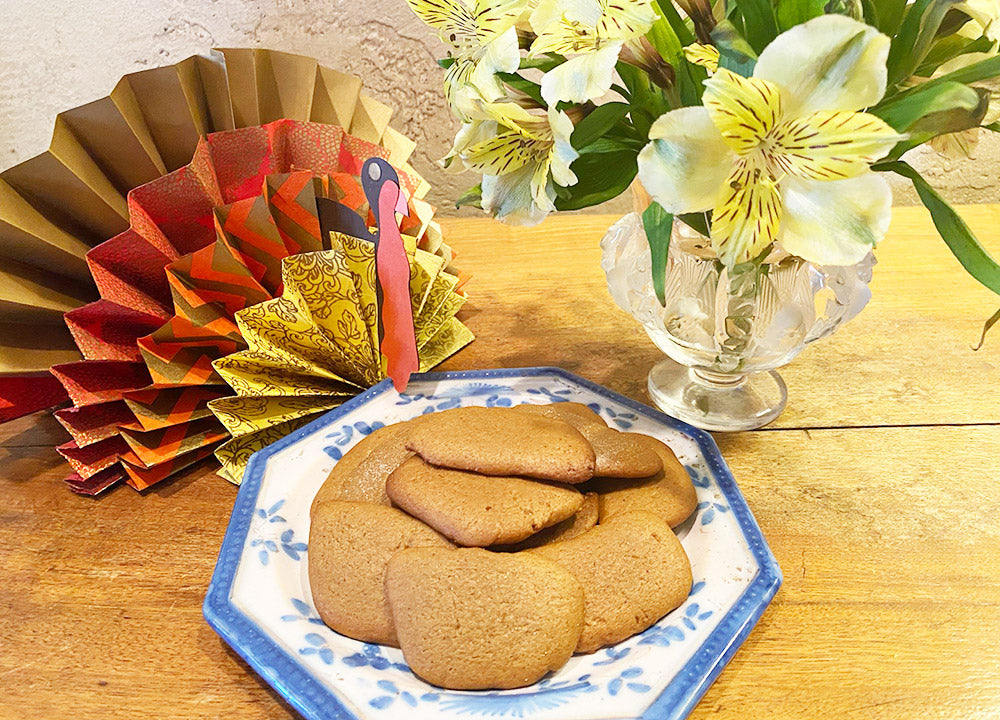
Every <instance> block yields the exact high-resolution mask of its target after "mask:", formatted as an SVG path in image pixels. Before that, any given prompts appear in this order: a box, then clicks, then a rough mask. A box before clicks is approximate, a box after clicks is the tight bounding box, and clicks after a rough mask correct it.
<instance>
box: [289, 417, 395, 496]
mask: <svg viewBox="0 0 1000 720" xmlns="http://www.w3.org/2000/svg"><path fill="white" fill-rule="evenodd" d="M389 427H393V426H392V425H390V426H389ZM389 427H383V428H379V429H378V430H376V431H375V432H373V433H371V434H370V435H366V436H365V437H363V438H362V439H361V440H360V442H358V444H357V445H355V446H354V447H352V448H351V449H350V450H348V451H347V452H346V453H344V455H343V457H341V458H340V460H338V461H337V464H336V465H334V466H333V470H331V471H330V474H329V475H327V477H326V480H325V481H324V482H323V484H322V485H321V486H320V488H319V491H318V492H317V493H316V497H314V498H313V502H312V507H311V508H310V510H309V512H310V514H312V513H313V512H315V511H316V506H317V505H319V504H320V503H322V502H326V501H327V500H340V499H342V498H341V497H340V493H341V491H342V490H343V487H344V482H345V480H346V478H348V477H350V475H351V474H352V473H353V472H354V471H355V470H356V469H357V467H358V465H360V464H361V463H362V462H364V460H365V458H367V457H368V455H369V453H371V451H372V450H373V449H374V448H375V447H376V446H378V445H379V444H381V442H382V441H383V440H384V439H385V436H386V435H387V434H388V433H389V432H390V431H389Z"/></svg>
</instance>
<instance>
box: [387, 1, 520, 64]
mask: <svg viewBox="0 0 1000 720" xmlns="http://www.w3.org/2000/svg"><path fill="white" fill-rule="evenodd" d="M406 4H407V5H409V6H410V9H411V10H412V11H413V12H414V14H415V15H416V16H417V17H419V18H420V19H421V20H423V21H424V22H425V23H426V24H428V25H430V26H431V27H434V28H437V29H438V30H439V31H440V33H441V39H442V40H443V41H444V42H446V43H448V44H450V45H451V46H452V47H454V48H455V49H456V50H457V51H458V52H459V53H460V54H465V53H470V52H474V51H475V50H476V49H477V48H478V47H479V46H480V45H483V44H485V43H487V42H489V41H490V40H491V39H493V38H494V37H496V36H497V35H499V34H500V33H502V32H504V31H506V30H507V28H509V27H511V26H512V25H513V24H514V23H515V22H516V21H517V19H518V17H519V16H520V15H521V13H522V12H523V0H498V1H495V2H490V1H489V0H479V2H477V3H476V4H475V6H474V7H472V6H470V5H466V4H465V3H464V2H461V0H406Z"/></svg>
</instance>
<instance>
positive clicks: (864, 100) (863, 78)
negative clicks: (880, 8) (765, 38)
mask: <svg viewBox="0 0 1000 720" xmlns="http://www.w3.org/2000/svg"><path fill="white" fill-rule="evenodd" d="M888 55H889V38H887V37H886V36H885V35H883V34H882V33H880V32H879V31H878V30H876V29H875V28H873V27H870V26H868V25H865V24H864V23H860V22H858V21H857V20H852V19H851V18H849V17H846V16H844V15H821V16H820V17H817V18H813V19H812V20H809V21H807V22H804V23H802V24H801V25H796V26H795V27H793V28H792V29H791V30H787V31H785V32H783V33H781V34H780V35H779V36H778V37H776V38H775V39H774V40H773V41H772V42H771V44H770V45H768V46H767V47H766V48H764V51H763V52H761V54H760V57H759V58H758V59H757V66H756V68H755V69H754V73H753V76H754V77H755V78H760V79H761V80H768V81H770V82H772V83H774V84H776V85H778V86H779V87H781V90H782V95H781V97H782V102H783V105H784V110H785V113H786V117H797V116H799V115H806V114H808V113H811V112H816V111H818V110H861V109H862V108H866V107H871V106H872V105H874V104H876V103H877V102H878V101H879V100H881V99H882V96H883V95H884V94H885V86H886V68H885V63H886V59H887V58H888Z"/></svg>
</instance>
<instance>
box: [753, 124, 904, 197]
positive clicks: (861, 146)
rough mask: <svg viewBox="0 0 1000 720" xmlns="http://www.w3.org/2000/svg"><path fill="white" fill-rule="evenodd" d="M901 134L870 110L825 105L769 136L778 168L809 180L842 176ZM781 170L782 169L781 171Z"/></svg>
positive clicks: (854, 172) (863, 168)
mask: <svg viewBox="0 0 1000 720" xmlns="http://www.w3.org/2000/svg"><path fill="white" fill-rule="evenodd" d="M901 139H902V136H901V135H899V134H898V133H897V132H896V131H895V130H893V129H892V128H891V127H889V126H888V125H887V124H886V123H885V122H884V121H883V120H882V119H881V118H878V117H876V116H874V115H869V114H868V113H858V112H846V111H833V112H831V111H821V112H815V113H811V114H809V115H803V116H802V117H798V118H795V119H793V120H788V121H786V122H783V123H781V124H780V125H778V127H776V128H775V129H774V132H773V133H772V134H771V137H770V138H769V140H770V142H771V143H772V148H771V151H770V153H769V155H770V156H771V158H772V163H773V165H775V166H776V167H774V168H772V170H773V171H776V173H775V174H784V173H791V174H792V175H796V176H798V177H801V178H806V179H809V180H843V179H844V178H849V177H856V176H858V175H860V174H861V173H864V172H868V167H869V165H871V164H872V163H873V162H875V161H876V160H878V159H880V158H882V157H884V156H885V154H886V153H887V152H889V151H890V150H892V148H893V147H894V146H895V145H896V143H898V142H899V141H900V140H901ZM777 171H780V173H779V172H777Z"/></svg>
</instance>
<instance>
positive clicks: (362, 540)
mask: <svg viewBox="0 0 1000 720" xmlns="http://www.w3.org/2000/svg"><path fill="white" fill-rule="evenodd" d="M407 547H439V548H450V547H452V545H451V543H450V542H448V541H447V540H446V539H445V538H443V537H441V536H440V535H438V534H437V533H436V532H434V530H432V529H431V528H429V527H427V526H426V525H424V524H423V523H422V522H420V521H419V520H415V519H414V518H411V517H410V516H409V515H407V514H406V513H404V512H400V511H399V510H397V509H395V508H391V507H385V506H383V505H372V504H371V503H352V502H339V501H336V500H327V501H324V502H322V503H320V504H319V505H317V506H316V508H315V510H314V512H313V516H312V525H311V526H310V528H309V553H308V556H309V586H310V588H311V589H312V597H313V603H314V604H315V605H316V609H317V610H318V611H319V616H320V617H321V618H322V619H323V622H325V623H326V624H327V625H329V626H330V627H331V628H333V629H334V630H336V631H337V632H339V633H342V634H344V635H347V636H348V637H352V638H355V639H357V640H363V641H365V642H375V643H383V644H386V645H393V646H396V645H398V641H397V640H396V632H395V629H394V628H393V624H392V615H391V614H390V612H389V606H388V605H387V604H386V601H385V592H384V590H383V585H384V581H385V566H386V564H387V563H388V562H389V558H391V557H392V556H393V555H394V554H395V553H396V552H397V551H398V550H400V549H401V548H407Z"/></svg>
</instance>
